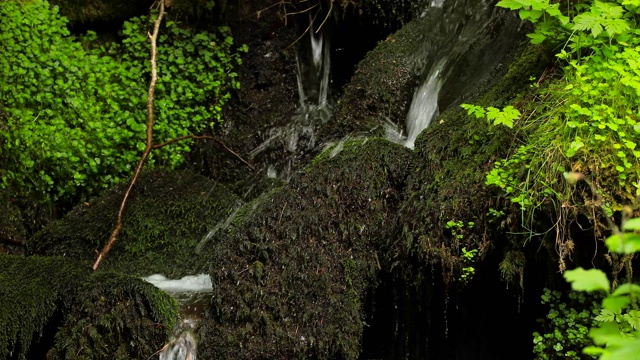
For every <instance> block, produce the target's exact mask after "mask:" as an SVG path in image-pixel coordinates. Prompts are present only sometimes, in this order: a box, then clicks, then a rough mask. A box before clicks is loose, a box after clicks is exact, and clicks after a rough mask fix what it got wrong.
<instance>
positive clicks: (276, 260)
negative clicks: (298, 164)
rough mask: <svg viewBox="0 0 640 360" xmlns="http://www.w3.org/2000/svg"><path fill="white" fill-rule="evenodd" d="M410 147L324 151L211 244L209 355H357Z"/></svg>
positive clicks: (350, 145) (379, 143)
mask: <svg viewBox="0 0 640 360" xmlns="http://www.w3.org/2000/svg"><path fill="white" fill-rule="evenodd" d="M331 155H333V156H331ZM409 155H410V153H409V151H408V150H407V149H405V148H403V147H402V146H399V145H397V144H393V143H390V142H388V141H386V140H382V139H369V140H360V141H351V142H347V143H345V144H344V147H343V149H342V151H340V152H337V153H332V152H331V151H330V150H328V151H326V152H325V153H324V154H323V155H322V156H321V157H320V158H319V159H318V160H317V161H315V162H314V163H313V164H312V165H311V166H309V167H308V168H307V169H306V170H305V171H304V172H302V173H300V174H299V176H298V177H296V178H294V179H293V180H292V182H291V183H290V185H289V186H288V187H286V188H282V189H280V190H278V191H276V192H274V193H273V195H272V196H271V197H263V198H262V199H261V201H260V202H258V203H255V204H253V205H249V206H251V207H252V210H251V211H247V212H246V214H247V216H246V217H245V221H244V222H243V223H237V224H235V228H234V229H233V231H231V232H230V233H228V234H226V236H224V237H222V238H220V239H218V240H217V241H215V242H214V244H215V249H213V251H212V254H213V258H212V259H211V272H210V275H211V278H212V281H213V283H214V284H215V286H214V295H213V304H212V306H211V309H210V311H209V312H208V316H207V319H206V320H205V321H204V324H203V330H204V335H203V336H204V337H205V340H204V341H203V344H202V347H201V348H200V351H202V356H203V357H204V358H207V359H264V358H269V359H308V358H313V359H335V358H341V359H356V358H358V356H359V353H360V340H361V336H362V331H363V320H364V318H363V313H362V309H363V301H364V297H365V294H366V293H367V291H368V289H371V288H372V287H374V286H375V281H376V274H377V272H378V271H379V269H380V268H381V267H384V266H386V263H388V261H389V260H388V259H387V255H388V254H387V252H385V250H384V249H386V248H388V247H389V243H390V242H391V241H392V239H393V236H392V233H393V229H394V224H395V221H396V220H395V216H396V212H395V209H396V208H397V205H398V204H399V201H400V190H401V189H402V187H403V184H404V179H405V176H406V169H407V166H408V161H409Z"/></svg>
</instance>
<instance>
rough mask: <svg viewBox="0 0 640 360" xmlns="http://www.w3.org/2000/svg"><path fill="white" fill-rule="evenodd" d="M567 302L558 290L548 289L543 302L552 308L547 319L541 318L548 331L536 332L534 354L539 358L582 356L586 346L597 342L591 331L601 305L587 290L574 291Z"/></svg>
mask: <svg viewBox="0 0 640 360" xmlns="http://www.w3.org/2000/svg"><path fill="white" fill-rule="evenodd" d="M568 297H569V300H568V301H564V299H563V296H562V294H561V293H560V292H558V291H551V290H549V289H545V290H544V294H542V304H543V305H546V306H548V307H549V312H548V313H547V315H546V316H545V318H544V319H539V320H538V321H539V322H540V324H541V325H542V327H543V329H544V332H542V333H540V332H534V333H533V344H534V346H533V353H534V354H535V357H536V359H545V360H546V359H572V360H580V359H582V358H583V357H582V349H583V348H584V347H585V346H589V345H591V344H593V342H592V341H590V340H589V338H588V336H587V334H588V333H589V328H590V327H592V326H594V325H595V324H596V321H595V319H594V318H595V317H596V316H597V315H598V313H599V309H600V306H599V305H598V303H597V302H596V301H595V299H593V298H592V297H589V296H587V295H586V294H584V293H578V292H571V293H569V296H568Z"/></svg>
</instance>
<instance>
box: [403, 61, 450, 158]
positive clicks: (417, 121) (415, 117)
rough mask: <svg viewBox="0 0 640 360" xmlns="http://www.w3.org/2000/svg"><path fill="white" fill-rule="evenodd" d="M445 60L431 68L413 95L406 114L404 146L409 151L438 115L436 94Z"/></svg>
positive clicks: (438, 89) (440, 86) (442, 79)
mask: <svg viewBox="0 0 640 360" xmlns="http://www.w3.org/2000/svg"><path fill="white" fill-rule="evenodd" d="M445 65H446V59H442V60H440V61H439V62H438V63H437V64H436V65H434V66H433V67H432V68H431V72H430V73H429V76H428V77H427V79H426V80H425V82H424V83H423V84H422V85H421V86H420V87H419V88H418V89H417V90H416V92H415V93H414V94H413V101H412V102H411V108H409V112H408V113H407V120H406V124H407V139H406V140H405V142H404V145H405V146H406V147H408V148H410V149H413V148H414V146H415V141H416V138H417V137H418V135H419V134H420V133H421V132H422V130H424V129H426V128H427V127H428V126H429V124H430V123H431V120H432V119H433V118H434V117H435V116H437V115H438V94H439V93H440V89H441V88H442V84H443V83H444V80H445V79H444V76H443V75H444V74H443V71H444V67H445Z"/></svg>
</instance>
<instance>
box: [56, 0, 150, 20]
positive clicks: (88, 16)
mask: <svg viewBox="0 0 640 360" xmlns="http://www.w3.org/2000/svg"><path fill="white" fill-rule="evenodd" d="M49 2H50V3H51V5H56V6H59V7H60V13H61V14H62V15H64V16H65V17H67V18H68V19H69V21H70V22H71V23H72V24H78V23H89V22H103V23H104V22H112V21H124V20H127V19H129V18H132V17H134V16H140V15H146V14H147V13H148V11H149V7H151V4H153V1H152V0H129V1H122V0H101V1H92V0H51V1H49Z"/></svg>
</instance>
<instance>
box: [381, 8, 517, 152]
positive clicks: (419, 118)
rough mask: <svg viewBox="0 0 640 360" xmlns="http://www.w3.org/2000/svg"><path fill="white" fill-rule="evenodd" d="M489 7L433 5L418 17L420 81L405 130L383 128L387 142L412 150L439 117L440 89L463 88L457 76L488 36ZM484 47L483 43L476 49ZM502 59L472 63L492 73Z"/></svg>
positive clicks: (498, 56) (499, 54)
mask: <svg viewBox="0 0 640 360" xmlns="http://www.w3.org/2000/svg"><path fill="white" fill-rule="evenodd" d="M493 3H494V2H493V1H489V0H458V1H445V0H437V1H436V0H434V1H432V2H431V6H430V7H428V8H426V9H425V10H424V11H423V12H422V14H421V18H420V19H418V20H417V21H418V23H419V26H420V28H421V34H420V36H421V41H420V45H419V46H418V47H417V48H416V49H415V52H414V55H413V58H412V59H411V65H412V67H413V71H414V72H415V73H416V74H417V75H418V76H419V77H420V78H422V79H423V81H422V84H421V85H419V86H418V87H417V88H416V89H415V91H414V95H413V100H412V102H411V106H410V108H409V111H408V112H407V115H406V119H405V124H404V127H402V126H396V125H393V124H385V126H386V127H387V138H388V139H389V140H391V141H394V142H398V143H401V144H403V145H405V146H406V147H408V148H411V149H413V147H414V145H415V140H416V138H417V137H418V135H419V134H420V133H421V132H422V131H423V130H424V129H426V128H427V127H428V126H429V124H430V123H431V121H432V120H433V119H434V118H435V117H437V116H438V113H439V108H440V107H439V100H440V99H439V98H440V92H441V90H442V88H443V87H445V86H449V85H448V83H454V84H453V85H452V86H453V87H458V88H464V86H460V84H455V83H456V82H460V81H468V80H469V79H464V78H463V77H461V76H459V75H460V73H464V69H461V66H465V64H463V63H464V61H468V59H466V56H468V52H469V50H470V49H471V48H474V47H478V44H479V43H481V42H483V41H484V40H483V39H484V38H486V37H487V36H488V34H489V32H490V31H492V28H491V26H490V25H492V24H493V23H494V21H495V19H496V16H497V14H498V13H497V12H496V11H495V8H494V6H493ZM510 40H511V39H507V41H510ZM502 41H503V40H501V39H496V45H498V46H499V45H500V42H502ZM483 46H485V44H484V43H483V44H481V45H480V47H483ZM503 55H504V52H503V51H502V48H501V51H496V52H495V53H494V54H493V56H489V57H488V58H483V59H476V62H485V64H483V65H484V67H485V68H487V69H492V68H493V66H494V65H495V62H497V61H499V60H500V59H501V57H502V56H503ZM463 60H464V61H463ZM484 75H486V74H483V73H482V72H481V73H479V74H477V76H476V77H475V79H474V80H473V81H480V80H481V79H482V77H483V76H484ZM458 95H460V94H458Z"/></svg>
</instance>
